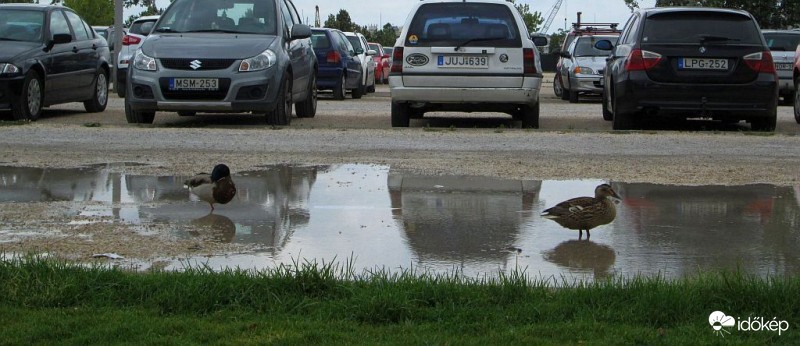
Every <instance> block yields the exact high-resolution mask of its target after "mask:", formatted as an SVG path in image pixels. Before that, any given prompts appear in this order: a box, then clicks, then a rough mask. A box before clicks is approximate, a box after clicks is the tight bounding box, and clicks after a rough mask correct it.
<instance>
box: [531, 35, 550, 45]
mask: <svg viewBox="0 0 800 346" xmlns="http://www.w3.org/2000/svg"><path fill="white" fill-rule="evenodd" d="M531 40H532V41H533V44H534V45H536V47H546V46H547V37H544V36H532V37H531Z"/></svg>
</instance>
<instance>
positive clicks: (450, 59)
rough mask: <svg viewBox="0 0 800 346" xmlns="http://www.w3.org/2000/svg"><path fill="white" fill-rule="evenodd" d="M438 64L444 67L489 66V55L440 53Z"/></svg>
mask: <svg viewBox="0 0 800 346" xmlns="http://www.w3.org/2000/svg"><path fill="white" fill-rule="evenodd" d="M437 65H438V66H439V67H443V68H449V67H458V68H489V57H488V56H485V55H439V57H438V60H437Z"/></svg>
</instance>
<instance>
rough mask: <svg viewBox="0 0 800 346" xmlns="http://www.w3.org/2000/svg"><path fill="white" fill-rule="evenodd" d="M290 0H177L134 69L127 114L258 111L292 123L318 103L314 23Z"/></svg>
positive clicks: (136, 118) (275, 121)
mask: <svg viewBox="0 0 800 346" xmlns="http://www.w3.org/2000/svg"><path fill="white" fill-rule="evenodd" d="M299 18H300V16H299V14H298V13H297V10H296V9H295V7H294V5H293V4H292V2H291V0H226V1H216V0H175V1H173V2H172V4H171V5H170V6H169V7H168V8H167V10H166V11H165V12H164V13H163V14H162V15H161V17H160V18H159V20H158V22H157V23H156V25H155V27H154V28H153V31H152V32H151V33H150V35H149V36H147V38H146V39H145V40H144V42H143V43H142V45H141V47H140V48H139V49H138V50H137V51H136V53H135V54H134V57H133V59H132V61H131V67H130V68H129V69H128V79H127V91H126V98H125V116H126V117H127V120H128V122H130V123H152V122H153V118H154V116H155V113H156V111H172V112H178V114H179V115H185V116H191V115H195V113H197V112H209V113H253V114H260V115H262V116H265V118H266V123H267V124H269V125H288V124H289V123H290V121H291V114H292V105H295V106H296V107H297V116H298V117H301V118H303V117H309V118H310V117H313V116H314V115H315V113H316V109H317V94H316V91H317V85H316V70H317V58H316V55H315V54H314V50H313V47H312V46H311V40H310V37H311V28H310V27H309V26H308V25H305V24H302V23H301V22H300V19H299Z"/></svg>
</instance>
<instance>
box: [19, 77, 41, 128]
mask: <svg viewBox="0 0 800 346" xmlns="http://www.w3.org/2000/svg"><path fill="white" fill-rule="evenodd" d="M43 89H44V88H43V85H42V79H41V78H40V77H39V74H38V73H37V72H36V71H34V70H30V71H28V73H27V74H25V79H24V80H23V81H22V92H20V95H19V98H17V100H16V102H12V104H11V114H12V116H13V117H14V120H30V121H36V120H38V119H39V117H40V116H41V115H42V101H43V100H44V94H43Z"/></svg>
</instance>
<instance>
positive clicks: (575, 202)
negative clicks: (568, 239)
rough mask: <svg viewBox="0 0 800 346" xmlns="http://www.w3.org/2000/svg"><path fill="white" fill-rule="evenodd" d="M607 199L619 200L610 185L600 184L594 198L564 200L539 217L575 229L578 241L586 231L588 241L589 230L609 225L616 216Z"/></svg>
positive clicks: (611, 203)
mask: <svg viewBox="0 0 800 346" xmlns="http://www.w3.org/2000/svg"><path fill="white" fill-rule="evenodd" d="M609 197H614V198H617V199H621V198H620V197H619V195H617V193H616V192H615V191H614V189H612V188H611V185H608V184H601V185H598V186H597V187H596V188H595V189H594V197H576V198H572V199H569V200H566V201H564V202H561V203H559V204H556V206H555V207H552V208H549V209H546V210H545V211H544V212H542V215H541V216H542V217H544V218H546V219H551V220H553V221H555V222H557V223H558V224H559V225H561V226H562V227H564V228H568V229H577V230H578V239H579V240H580V239H581V238H583V230H586V240H589V237H591V234H589V230H590V229H592V228H595V227H597V226H600V225H605V224H607V223H610V222H611V221H614V218H615V217H616V216H617V210H616V208H615V207H614V202H613V201H612V200H611V199H610V198H609Z"/></svg>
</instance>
